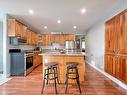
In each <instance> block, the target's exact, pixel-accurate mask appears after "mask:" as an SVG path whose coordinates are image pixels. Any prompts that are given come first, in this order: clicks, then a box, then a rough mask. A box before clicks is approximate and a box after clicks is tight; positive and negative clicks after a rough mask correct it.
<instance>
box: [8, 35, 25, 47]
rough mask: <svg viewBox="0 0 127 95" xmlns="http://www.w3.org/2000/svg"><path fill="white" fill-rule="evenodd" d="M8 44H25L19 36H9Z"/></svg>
mask: <svg viewBox="0 0 127 95" xmlns="http://www.w3.org/2000/svg"><path fill="white" fill-rule="evenodd" d="M9 40H10V44H11V45H24V44H26V40H25V39H22V38H19V37H10V39H9Z"/></svg>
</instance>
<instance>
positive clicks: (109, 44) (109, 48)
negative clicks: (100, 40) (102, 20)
mask: <svg viewBox="0 0 127 95" xmlns="http://www.w3.org/2000/svg"><path fill="white" fill-rule="evenodd" d="M115 20H116V19H115V18H113V19H111V20H110V21H108V22H106V25H105V26H106V27H105V29H106V32H105V51H106V52H110V53H114V52H115V49H116V42H117V41H116V39H117V35H116V34H117V33H116V30H115Z"/></svg>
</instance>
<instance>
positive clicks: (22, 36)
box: [21, 25, 27, 40]
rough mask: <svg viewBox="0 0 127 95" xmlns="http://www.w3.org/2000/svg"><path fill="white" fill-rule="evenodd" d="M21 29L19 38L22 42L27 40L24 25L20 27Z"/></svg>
mask: <svg viewBox="0 0 127 95" xmlns="http://www.w3.org/2000/svg"><path fill="white" fill-rule="evenodd" d="M21 27H22V28H21V31H22V33H21V38H23V39H24V40H27V35H26V34H27V27H26V26H25V25H22V26H21Z"/></svg>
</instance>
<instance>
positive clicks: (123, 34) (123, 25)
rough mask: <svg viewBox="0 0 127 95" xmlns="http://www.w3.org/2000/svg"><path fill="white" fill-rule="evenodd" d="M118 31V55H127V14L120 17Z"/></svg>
mask: <svg viewBox="0 0 127 95" xmlns="http://www.w3.org/2000/svg"><path fill="white" fill-rule="evenodd" d="M119 18H120V19H119V26H117V27H116V29H117V30H119V31H118V53H119V54H127V12H125V13H123V14H120V15H119Z"/></svg>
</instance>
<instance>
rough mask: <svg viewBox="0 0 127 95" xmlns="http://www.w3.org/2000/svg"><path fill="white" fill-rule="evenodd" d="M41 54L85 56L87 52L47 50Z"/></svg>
mask: <svg viewBox="0 0 127 95" xmlns="http://www.w3.org/2000/svg"><path fill="white" fill-rule="evenodd" d="M39 55H54V56H85V53H83V52H69V53H60V52H46V53H40V54H39Z"/></svg>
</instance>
